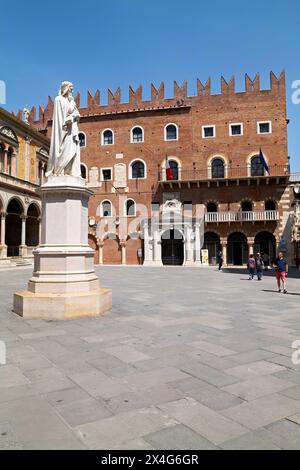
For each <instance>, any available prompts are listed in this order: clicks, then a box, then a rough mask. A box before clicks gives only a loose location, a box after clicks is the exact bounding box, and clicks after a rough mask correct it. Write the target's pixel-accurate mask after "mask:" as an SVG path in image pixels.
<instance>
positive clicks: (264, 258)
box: [262, 253, 270, 271]
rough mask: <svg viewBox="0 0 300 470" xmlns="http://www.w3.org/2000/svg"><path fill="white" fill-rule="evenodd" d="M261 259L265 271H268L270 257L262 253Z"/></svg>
mask: <svg viewBox="0 0 300 470" xmlns="http://www.w3.org/2000/svg"><path fill="white" fill-rule="evenodd" d="M262 259H263V262H264V267H265V271H268V269H269V262H270V257H269V255H268V253H262Z"/></svg>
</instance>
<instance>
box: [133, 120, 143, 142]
mask: <svg viewBox="0 0 300 470" xmlns="http://www.w3.org/2000/svg"><path fill="white" fill-rule="evenodd" d="M134 129H141V131H142V140H140V141H138V142H135V141H134V140H133V131H134ZM144 141H145V131H144V128H143V127H142V126H140V125H139V124H137V125H135V126H133V127H132V128H131V130H130V143H131V144H143V143H144Z"/></svg>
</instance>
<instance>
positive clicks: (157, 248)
mask: <svg viewBox="0 0 300 470" xmlns="http://www.w3.org/2000/svg"><path fill="white" fill-rule="evenodd" d="M153 254H154V264H155V265H156V266H161V265H162V261H161V237H160V232H159V229H158V228H157V229H154V234H153Z"/></svg>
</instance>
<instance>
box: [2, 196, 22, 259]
mask: <svg viewBox="0 0 300 470" xmlns="http://www.w3.org/2000/svg"><path fill="white" fill-rule="evenodd" d="M6 212H7V216H6V219H5V245H7V256H19V247H20V245H21V233H22V220H21V215H22V213H23V209H22V206H21V203H20V202H19V201H18V200H17V199H12V200H11V201H10V203H9V204H8V206H7V211H6Z"/></svg>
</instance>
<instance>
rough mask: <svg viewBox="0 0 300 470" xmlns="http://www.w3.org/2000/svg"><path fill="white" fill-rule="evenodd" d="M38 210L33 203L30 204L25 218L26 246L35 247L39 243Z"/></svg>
mask: <svg viewBox="0 0 300 470" xmlns="http://www.w3.org/2000/svg"><path fill="white" fill-rule="evenodd" d="M38 219H39V211H38V208H37V207H36V205H35V204H30V206H29V207H28V210H27V219H26V242H25V244H26V245H27V246H28V247H36V246H38V244H39V225H40V224H39V220H38Z"/></svg>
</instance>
